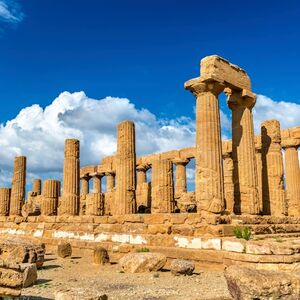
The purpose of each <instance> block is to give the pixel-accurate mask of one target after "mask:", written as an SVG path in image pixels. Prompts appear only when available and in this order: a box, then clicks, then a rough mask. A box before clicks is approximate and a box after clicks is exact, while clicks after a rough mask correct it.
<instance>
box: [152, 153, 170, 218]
mask: <svg viewBox="0 0 300 300" xmlns="http://www.w3.org/2000/svg"><path fill="white" fill-rule="evenodd" d="M151 196H152V201H151V213H171V212H173V210H174V207H175V203H174V186H173V166H172V162H171V161H170V160H168V159H164V160H161V159H156V160H154V161H153V163H152V180H151Z"/></svg>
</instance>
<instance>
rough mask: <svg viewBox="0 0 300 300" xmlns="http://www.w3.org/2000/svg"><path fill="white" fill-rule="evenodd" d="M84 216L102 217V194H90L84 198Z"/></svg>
mask: <svg viewBox="0 0 300 300" xmlns="http://www.w3.org/2000/svg"><path fill="white" fill-rule="evenodd" d="M85 205H86V206H85V215H86V216H103V214H104V195H103V194H102V193H90V194H88V195H87V197H86V204H85Z"/></svg>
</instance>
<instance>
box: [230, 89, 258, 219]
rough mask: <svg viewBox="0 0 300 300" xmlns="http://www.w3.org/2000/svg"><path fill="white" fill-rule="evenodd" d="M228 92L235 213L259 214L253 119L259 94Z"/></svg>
mask: <svg viewBox="0 0 300 300" xmlns="http://www.w3.org/2000/svg"><path fill="white" fill-rule="evenodd" d="M225 93H226V94H227V96H228V98H227V103H228V106H229V108H230V109H231V111H232V158H233V179H234V212H235V213H236V214H250V215H256V214H258V213H259V198H258V181H257V166H256V161H255V159H256V157H255V142H254V128H253V116H252V108H253V107H254V105H255V102H256V95H255V94H252V95H249V94H247V96H245V97H243V95H242V92H236V91H234V90H232V89H229V88H226V90H225Z"/></svg>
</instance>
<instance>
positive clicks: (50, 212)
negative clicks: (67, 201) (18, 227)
mask: <svg viewBox="0 0 300 300" xmlns="http://www.w3.org/2000/svg"><path fill="white" fill-rule="evenodd" d="M59 195H60V181H59V180H53V179H46V180H45V181H44V184H43V191H42V201H41V214H42V215H44V216H54V215H56V214H57V206H58V198H59Z"/></svg>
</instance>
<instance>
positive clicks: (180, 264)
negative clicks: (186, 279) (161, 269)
mask: <svg viewBox="0 0 300 300" xmlns="http://www.w3.org/2000/svg"><path fill="white" fill-rule="evenodd" d="M170 269H171V273H172V274H174V275H192V274H193V272H194V269H195V264H194V262H192V261H190V260H184V259H174V260H173V261H172V263H171V266H170Z"/></svg>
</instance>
